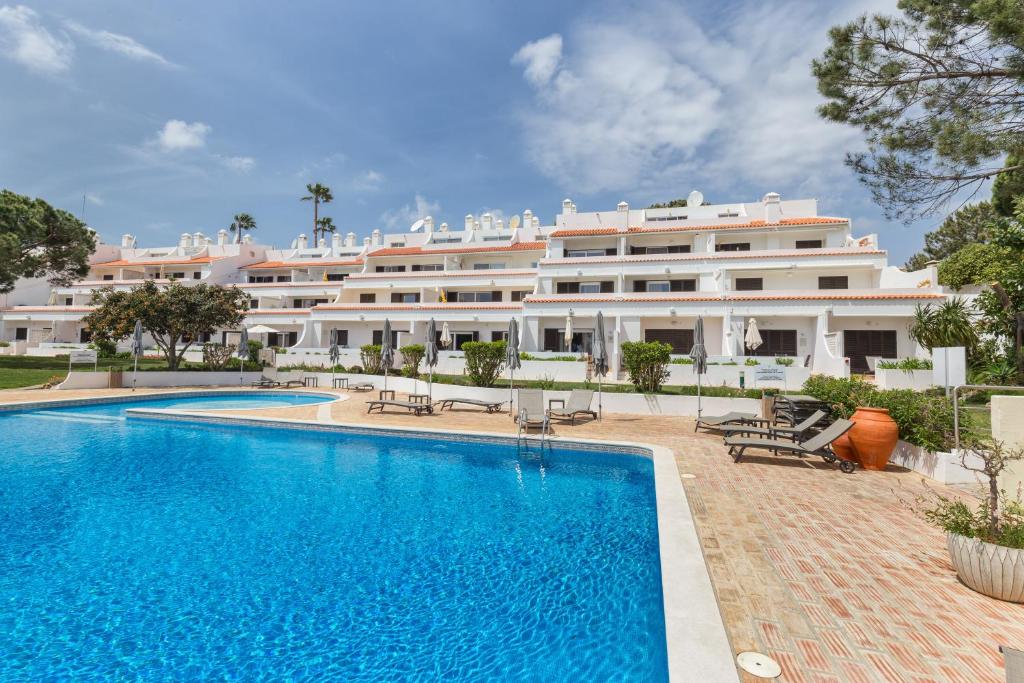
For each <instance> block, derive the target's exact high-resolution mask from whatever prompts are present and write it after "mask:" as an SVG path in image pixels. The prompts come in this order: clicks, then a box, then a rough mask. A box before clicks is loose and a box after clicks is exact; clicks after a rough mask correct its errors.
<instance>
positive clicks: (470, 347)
mask: <svg viewBox="0 0 1024 683" xmlns="http://www.w3.org/2000/svg"><path fill="white" fill-rule="evenodd" d="M462 352H463V354H465V356H466V373H467V374H468V375H469V381H470V382H472V383H473V385H474V386H478V387H489V386H493V385H494V380H496V379H498V376H499V375H500V374H501V371H502V369H503V368H504V367H505V340H503V339H502V340H499V341H493V342H466V343H465V344H463V345H462Z"/></svg>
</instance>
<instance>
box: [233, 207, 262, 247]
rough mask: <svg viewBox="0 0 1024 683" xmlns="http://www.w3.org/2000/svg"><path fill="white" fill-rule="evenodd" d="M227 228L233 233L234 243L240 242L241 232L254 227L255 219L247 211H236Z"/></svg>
mask: <svg viewBox="0 0 1024 683" xmlns="http://www.w3.org/2000/svg"><path fill="white" fill-rule="evenodd" d="M228 229H229V230H231V232H232V233H233V234H234V235H235V244H241V242H242V233H243V232H246V231H248V230H255V229H256V219H255V218H253V217H252V216H250V215H249V214H247V213H236V214H235V221H234V222H233V223H232V224H231V226H230V227H229V228H228Z"/></svg>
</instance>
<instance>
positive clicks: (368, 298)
mask: <svg viewBox="0 0 1024 683" xmlns="http://www.w3.org/2000/svg"><path fill="white" fill-rule="evenodd" d="M359 303H361V304H375V303H377V295H376V294H374V293H373V292H369V293H364V294H360V295H359Z"/></svg>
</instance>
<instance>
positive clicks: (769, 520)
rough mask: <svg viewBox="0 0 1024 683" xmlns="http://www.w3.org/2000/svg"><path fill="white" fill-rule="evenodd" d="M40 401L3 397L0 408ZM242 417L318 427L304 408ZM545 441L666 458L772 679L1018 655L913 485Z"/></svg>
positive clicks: (731, 623) (936, 669) (946, 672)
mask: <svg viewBox="0 0 1024 683" xmlns="http://www.w3.org/2000/svg"><path fill="white" fill-rule="evenodd" d="M43 393H44V392H37V391H35V392H14V391H3V392H0V402H6V401H8V400H25V399H29V400H38V399H39V397H40V394H43ZM54 393H55V392H45V395H46V396H47V397H49V396H52V395H53V394H54ZM66 393H67V394H70V393H71V392H61V395H62V397H63V396H64V395H65V394H66ZM76 393H77V392H76ZM82 393H90V394H95V393H107V392H82ZM365 398H366V396H365V395H358V394H353V395H352V396H351V399H350V400H348V401H346V402H343V403H337V404H334V405H332V407H331V415H330V417H331V418H332V419H333V420H335V421H337V422H349V423H361V424H366V425H403V426H421V427H424V428H436V429H459V430H466V431H489V432H514V426H513V424H512V421H511V420H510V419H509V417H508V415H507V414H504V415H488V414H486V413H482V412H480V411H476V410H455V411H452V412H445V413H444V414H443V415H424V416H422V417H415V416H412V415H408V414H403V413H385V414H383V415H376V414H375V415H369V416H368V415H366V414H365V408H366V406H365V403H364V402H363V401H364V399H365ZM253 412H254V414H263V415H275V416H280V417H290V418H293V419H306V420H311V421H315V420H317V418H318V409H317V408H316V407H315V406H313V407H307V406H302V407H296V408H285V409H280V410H272V411H270V410H263V411H253ZM319 417H321V418H323V417H324V416H323V415H320V416H319ZM556 433H557V434H558V435H559V436H566V437H569V436H578V437H584V438H609V439H615V440H620V441H636V442H646V443H657V444H662V445H666V446H669V447H671V448H672V449H673V451H674V452H675V454H676V463H677V466H678V468H679V472H680V474H681V475H683V477H684V478H683V480H682V481H683V485H684V487H685V489H686V492H687V495H688V497H689V502H690V506H691V508H692V509H693V512H694V516H695V518H696V520H697V528H698V532H699V534H700V537H701V542H702V544H703V547H704V553H705V558H706V560H707V564H708V568H709V571H710V573H711V577H712V581H713V583H714V586H715V590H716V593H717V595H718V599H719V603H720V606H721V610H722V615H723V619H724V621H725V625H726V629H727V631H728V633H729V637H730V640H731V643H732V646H733V649H734V651H735V652H740V651H743V650H756V651H760V652H764V653H767V654H769V655H771V656H772V657H774V658H775V659H777V660H778V661H779V663H780V664H781V665H782V668H783V676H782V678H781V679H780V680H783V681H835V682H839V681H842V682H846V681H854V682H856V681H915V682H921V683H923V682H925V681H963V682H965V683H967V682H976V681H993V682H995V681H1003V680H1004V675H1003V669H1002V656H1001V655H1000V654H999V652H998V649H997V646H998V645H999V644H1001V643H1002V644H1008V645H1012V646H1015V647H1018V648H1024V605H1011V604H1008V603H1003V602H998V601H995V600H991V599H989V598H986V597H983V596H981V595H979V594H977V593H974V592H973V591H971V590H969V589H968V588H966V587H964V586H963V585H961V584H960V583H959V582H958V581H957V579H956V575H955V573H954V572H953V569H952V567H951V566H950V563H949V559H948V556H947V554H946V549H945V539H944V536H943V534H942V533H941V532H939V531H937V530H935V529H933V528H931V527H929V526H927V525H925V524H924V523H923V522H922V521H921V520H919V519H917V518H916V517H914V516H913V515H912V514H911V513H910V512H909V511H907V510H906V509H905V508H904V507H903V505H902V504H901V503H900V502H899V500H898V497H899V496H902V497H904V498H909V497H912V496H913V495H914V494H916V493H920V492H922V491H924V490H925V489H924V486H923V485H922V481H921V477H920V476H919V475H916V474H913V473H909V472H906V471H897V470H892V471H888V472H865V471H861V470H858V471H857V472H856V473H854V474H851V475H844V474H841V473H840V472H839V471H838V470H837V469H835V468H834V467H832V466H829V465H825V464H824V463H823V462H821V461H820V460H819V461H811V460H808V461H798V460H795V459H788V458H772V457H771V456H768V455H765V456H763V457H757V456H753V455H752V456H749V457H747V458H745V460H744V461H743V462H741V463H740V464H733V463H732V461H731V460H730V459H729V458H728V456H727V455H726V453H725V449H724V448H723V447H722V446H721V439H720V438H718V437H715V436H712V435H695V434H694V433H693V422H692V421H691V420H688V419H684V418H670V417H637V416H625V415H607V416H605V419H604V420H603V421H602V422H600V423H585V424H579V425H576V426H569V425H565V426H556ZM688 475H694V477H693V478H689V477H688ZM931 488H933V489H934V490H936V491H939V492H944V493H953V492H952V491H951V490H949V489H946V488H945V487H942V486H941V485H938V484H934V483H932V484H931ZM745 680H749V681H756V680H761V679H755V678H753V677H750V678H747V679H745Z"/></svg>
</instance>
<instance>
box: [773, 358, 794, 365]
mask: <svg viewBox="0 0 1024 683" xmlns="http://www.w3.org/2000/svg"><path fill="white" fill-rule="evenodd" d="M775 364H776V365H784V366H786V367H787V368H788V367H789V366H791V365H792V364H793V359H792V358H786V357H785V356H782V357H779V358H776V359H775Z"/></svg>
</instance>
